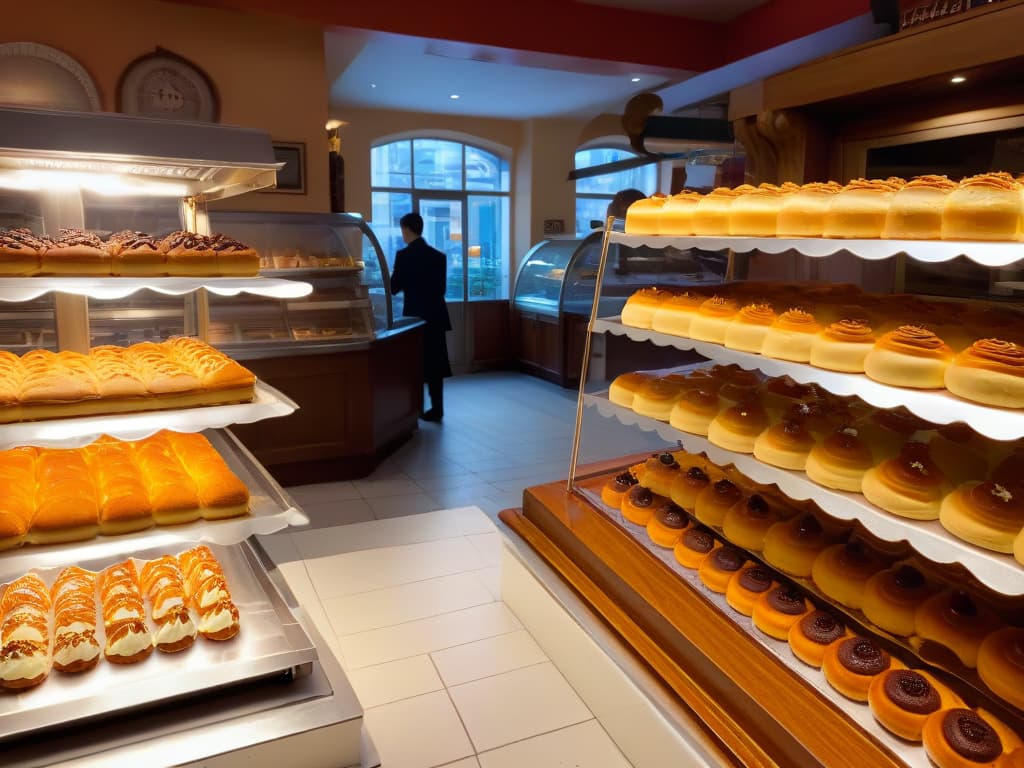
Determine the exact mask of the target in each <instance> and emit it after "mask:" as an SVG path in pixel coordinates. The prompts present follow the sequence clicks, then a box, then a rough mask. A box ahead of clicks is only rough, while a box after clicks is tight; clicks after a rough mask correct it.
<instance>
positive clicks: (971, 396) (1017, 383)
mask: <svg viewBox="0 0 1024 768" xmlns="http://www.w3.org/2000/svg"><path fill="white" fill-rule="evenodd" d="M943 381H944V383H945V385H946V389H948V390H949V391H950V392H952V393H953V394H954V395H959V396H960V397H962V398H964V399H966V400H973V401H975V402H977V403H984V404H986V405H998V406H1002V407H1004V408H1024V347H1022V346H1020V345H1019V344H1014V343H1013V342H1010V341H1003V340H1001V339H981V340H979V341H976V342H974V343H973V344H972V345H971V346H970V347H968V348H967V349H965V350H964V351H963V352H961V353H960V354H959V355H957V356H956V357H955V358H953V360H952V362H950V364H949V366H948V367H947V368H946V371H945V378H944V379H943Z"/></svg>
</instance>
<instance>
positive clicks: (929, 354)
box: [864, 325, 953, 389]
mask: <svg viewBox="0 0 1024 768" xmlns="http://www.w3.org/2000/svg"><path fill="white" fill-rule="evenodd" d="M952 360H953V350H952V349H950V347H949V345H948V344H946V342H944V341H943V340H942V339H940V338H939V337H938V336H936V335H935V334H934V333H932V332H931V331H929V330H928V329H927V328H925V327H923V326H920V325H901V326H900V327H899V328H897V329H896V330H894V331H889V333H886V334H885V335H883V336H882V337H881V338H880V339H879V340H878V341H877V342H875V346H874V347H873V348H872V349H871V351H870V352H868V353H867V355H866V356H865V357H864V373H866V374H867V375H868V376H869V377H870V378H872V379H874V380H875V381H880V382H882V383H883V384H892V385H893V386H897V387H914V388H915V389H942V387H944V386H945V375H946V368H947V367H948V366H949V364H950V362H951V361H952Z"/></svg>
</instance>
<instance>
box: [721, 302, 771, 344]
mask: <svg viewBox="0 0 1024 768" xmlns="http://www.w3.org/2000/svg"><path fill="white" fill-rule="evenodd" d="M774 322H775V310H774V309H772V305H771V304H767V303H764V302H762V303H758V304H747V305H746V306H744V307H743V308H742V309H741V310H740V311H739V312H737V313H736V315H735V316H734V317H733V319H732V322H731V323H729V326H728V327H727V328H726V329H725V338H724V340H723V343H724V344H725V346H726V347H728V348H729V349H738V350H741V351H743V352H755V353H758V352H760V351H761V346H762V344H764V337H765V336H766V335H767V333H768V328H769V327H770V326H771V324H772V323H774Z"/></svg>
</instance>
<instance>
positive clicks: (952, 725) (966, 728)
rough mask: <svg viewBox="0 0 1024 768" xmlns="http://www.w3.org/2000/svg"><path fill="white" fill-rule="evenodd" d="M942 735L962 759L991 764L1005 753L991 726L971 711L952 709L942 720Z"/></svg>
mask: <svg viewBox="0 0 1024 768" xmlns="http://www.w3.org/2000/svg"><path fill="white" fill-rule="evenodd" d="M942 735H943V737H944V738H945V739H946V743H947V744H949V746H950V747H951V748H952V750H953V751H954V752H956V753H957V754H958V755H960V756H961V757H963V758H965V759H967V760H971V761H972V762H975V763H990V762H992V761H993V760H995V759H996V758H997V757H999V756H1000V755H1001V754H1002V753H1003V742H1002V740H1000V738H999V734H998V733H996V732H995V730H994V729H993V728H992V726H991V725H989V724H988V723H986V722H985V721H984V720H982V718H981V717H980V716H979V715H978V714H977V713H976V712H973V711H972V710H970V709H951V710H949V711H948V712H947V713H946V714H945V716H943V718H942Z"/></svg>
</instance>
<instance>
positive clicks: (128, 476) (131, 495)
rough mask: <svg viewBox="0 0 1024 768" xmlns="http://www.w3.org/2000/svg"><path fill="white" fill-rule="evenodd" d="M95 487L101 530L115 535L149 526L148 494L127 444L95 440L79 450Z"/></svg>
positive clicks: (151, 516)
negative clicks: (95, 441)
mask: <svg viewBox="0 0 1024 768" xmlns="http://www.w3.org/2000/svg"><path fill="white" fill-rule="evenodd" d="M82 454H83V456H84V458H85V461H86V464H87V465H88V467H89V471H90V473H91V474H92V479H93V482H94V483H95V486H96V493H97V501H98V502H99V525H100V533H102V534H104V535H108V536H109V535H116V534H122V533H131V532H132V531H141V530H145V529H146V528H151V527H152V526H153V525H154V524H155V521H154V520H153V513H152V512H151V508H152V505H151V503H150V500H149V493H148V491H147V490H146V485H145V483H144V481H143V477H142V473H141V472H140V471H139V467H138V465H137V464H136V463H135V457H134V452H133V451H132V448H131V445H130V444H128V443H122V442H116V441H109V442H97V443H94V444H93V445H90V446H87V447H86V448H84V449H82Z"/></svg>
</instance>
